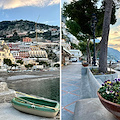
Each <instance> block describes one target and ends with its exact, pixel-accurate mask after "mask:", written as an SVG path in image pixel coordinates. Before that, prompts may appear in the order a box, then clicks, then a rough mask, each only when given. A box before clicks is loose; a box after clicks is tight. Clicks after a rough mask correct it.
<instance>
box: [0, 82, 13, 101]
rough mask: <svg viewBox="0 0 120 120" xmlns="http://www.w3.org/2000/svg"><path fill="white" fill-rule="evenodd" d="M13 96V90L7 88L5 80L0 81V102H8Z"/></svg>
mask: <svg viewBox="0 0 120 120" xmlns="http://www.w3.org/2000/svg"><path fill="white" fill-rule="evenodd" d="M14 97H15V91H14V90H11V89H8V87H7V83H6V82H0V103H4V102H10V101H11V100H12V99H13V98H14Z"/></svg>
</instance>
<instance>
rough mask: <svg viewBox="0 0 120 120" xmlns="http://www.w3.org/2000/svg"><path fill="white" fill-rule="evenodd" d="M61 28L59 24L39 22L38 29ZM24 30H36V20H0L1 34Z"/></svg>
mask: <svg viewBox="0 0 120 120" xmlns="http://www.w3.org/2000/svg"><path fill="white" fill-rule="evenodd" d="M49 28H55V29H59V27H58V26H50V25H46V24H41V23H37V29H49ZM14 30H16V31H17V32H24V31H27V32H29V31H31V30H35V22H33V21H27V20H16V21H2V22H0V36H4V35H8V34H12V33H13V31H14Z"/></svg>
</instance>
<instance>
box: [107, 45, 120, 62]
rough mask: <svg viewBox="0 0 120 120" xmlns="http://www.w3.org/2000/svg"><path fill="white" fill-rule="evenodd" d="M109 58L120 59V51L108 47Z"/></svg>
mask: <svg viewBox="0 0 120 120" xmlns="http://www.w3.org/2000/svg"><path fill="white" fill-rule="evenodd" d="M108 59H111V60H112V59H114V60H120V52H119V51H118V50H115V49H113V48H110V47H108Z"/></svg>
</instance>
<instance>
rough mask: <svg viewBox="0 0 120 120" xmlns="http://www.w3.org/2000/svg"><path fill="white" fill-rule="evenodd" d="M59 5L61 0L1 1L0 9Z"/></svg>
mask: <svg viewBox="0 0 120 120" xmlns="http://www.w3.org/2000/svg"><path fill="white" fill-rule="evenodd" d="M59 3H60V0H0V8H2V9H12V8H17V7H24V6H37V7H44V6H49V5H54V4H59Z"/></svg>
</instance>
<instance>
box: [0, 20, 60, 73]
mask: <svg viewBox="0 0 120 120" xmlns="http://www.w3.org/2000/svg"><path fill="white" fill-rule="evenodd" d="M59 43H60V28H59V27H57V26H49V25H45V24H40V23H35V22H31V21H23V20H20V21H3V22H0V56H1V57H0V66H1V69H2V71H3V70H4V71H20V70H48V69H49V68H51V67H56V66H57V67H59V60H60V59H59V56H60V46H59Z"/></svg>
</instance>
